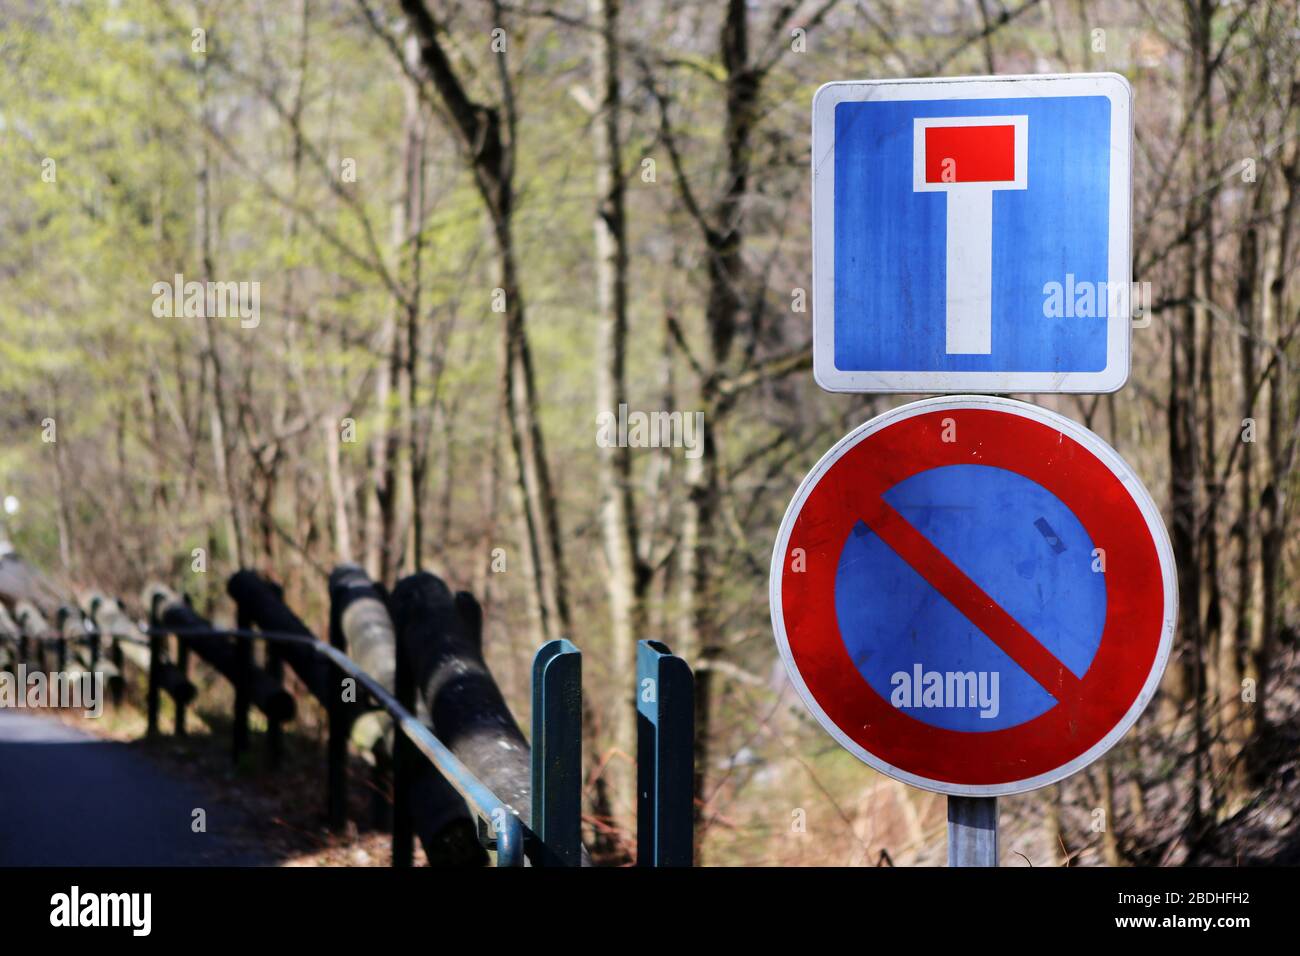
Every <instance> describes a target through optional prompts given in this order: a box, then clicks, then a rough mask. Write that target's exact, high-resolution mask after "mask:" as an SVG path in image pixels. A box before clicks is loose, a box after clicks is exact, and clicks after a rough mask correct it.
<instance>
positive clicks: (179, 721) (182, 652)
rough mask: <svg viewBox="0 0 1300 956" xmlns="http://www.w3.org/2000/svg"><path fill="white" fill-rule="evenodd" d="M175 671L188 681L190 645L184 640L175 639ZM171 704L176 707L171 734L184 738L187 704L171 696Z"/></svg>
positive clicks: (181, 699)
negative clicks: (174, 721) (174, 723)
mask: <svg viewBox="0 0 1300 956" xmlns="http://www.w3.org/2000/svg"><path fill="white" fill-rule="evenodd" d="M176 669H177V670H178V671H180V675H181V677H184V678H186V679H187V680H188V679H189V676H190V645H189V644H188V643H186V641H185V639H184V638H181V637H178V638H176ZM172 703H173V704H175V705H176V725H175V727H173V732H174V733H175V734H176V736H177V737H184V736H185V733H186V731H185V706H186V704H187V703H188V702H187V701H186V700H184V699H183V698H180V697H175V696H173V698H172Z"/></svg>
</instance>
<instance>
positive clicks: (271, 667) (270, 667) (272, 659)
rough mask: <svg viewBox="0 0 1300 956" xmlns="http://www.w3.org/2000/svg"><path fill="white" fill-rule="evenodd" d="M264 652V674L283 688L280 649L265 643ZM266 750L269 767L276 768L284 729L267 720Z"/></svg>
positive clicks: (272, 720) (282, 664) (281, 751)
mask: <svg viewBox="0 0 1300 956" xmlns="http://www.w3.org/2000/svg"><path fill="white" fill-rule="evenodd" d="M264 648H265V650H266V667H265V670H266V673H267V674H268V675H269V676H270V678H271V680H273V681H274V682H275V685H276V686H277V687H283V686H284V658H283V657H282V656H281V655H280V649H279V647H278V646H276V644H275V642H274V641H267V642H266V644H265V645H264ZM266 748H267V752H268V753H269V754H270V755H271V766H272V767H275V768H278V767H279V766H280V760H281V758H282V757H283V756H284V729H283V726H282V725H281V723H280V721H278V720H274V719H272V718H267V721H266Z"/></svg>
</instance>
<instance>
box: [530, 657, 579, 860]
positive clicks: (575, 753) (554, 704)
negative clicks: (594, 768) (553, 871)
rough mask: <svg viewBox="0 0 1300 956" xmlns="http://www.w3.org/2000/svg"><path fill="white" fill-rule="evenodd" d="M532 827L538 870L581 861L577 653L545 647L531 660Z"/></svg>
mask: <svg viewBox="0 0 1300 956" xmlns="http://www.w3.org/2000/svg"><path fill="white" fill-rule="evenodd" d="M532 760H533V771H532V790H533V816H532V827H533V833H534V834H535V835H536V837H537V839H538V841H539V842H540V844H541V846H540V847H539V848H538V849H539V853H538V855H537V856H535V857H534V858H533V862H534V863H538V864H539V865H541V866H578V865H580V863H581V860H582V652H581V651H579V650H578V649H577V648H576V647H574V646H573V644H572V643H570V642H569V641H567V640H564V639H560V640H557V641H548V642H547V643H545V644H543V645H542V646H541V648H539V649H538V651H537V654H536V655H535V656H534V657H533V742H532Z"/></svg>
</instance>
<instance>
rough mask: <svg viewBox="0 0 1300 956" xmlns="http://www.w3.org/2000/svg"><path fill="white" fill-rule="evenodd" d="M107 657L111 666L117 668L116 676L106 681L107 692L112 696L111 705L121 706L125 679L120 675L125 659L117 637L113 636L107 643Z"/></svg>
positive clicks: (124, 690)
mask: <svg viewBox="0 0 1300 956" xmlns="http://www.w3.org/2000/svg"><path fill="white" fill-rule="evenodd" d="M108 659H109V660H111V661H112V662H113V667H114V668H116V670H117V674H116V676H115V677H114V678H113V679H112V680H110V681H109V682H108V692H109V694H111V695H112V697H113V706H114V707H121V706H122V698H123V696H125V694H126V680H125V679H124V678H123V677H122V672H123V668H124V667H125V665H126V660H125V659H124V658H123V656H122V645H121V642H119V641H118V640H117V638H113V643H112V644H111V645H109V649H108Z"/></svg>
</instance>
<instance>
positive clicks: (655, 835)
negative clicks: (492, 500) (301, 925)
mask: <svg viewBox="0 0 1300 956" xmlns="http://www.w3.org/2000/svg"><path fill="white" fill-rule="evenodd" d="M243 573H248V572H243ZM232 583H233V579H232ZM439 583H440V582H439ZM471 600H472V599H471ZM152 603H153V606H151V608H150V612H151V617H153V618H154V622H153V623H152V624H150V625H149V626H140V625H135V624H133V625H132V628H133V629H132V630H131V631H129V632H128V631H126V630H125V629H124V628H122V627H121V626H120V625H119V626H117V627H114V628H112V629H109V630H101V629H100V628H99V627H98V626H97V625H96V624H95V623H92V622H93V621H97V620H98V619H97V618H96V617H95V611H98V610H100V608H98V607H93V608H91V614H90V615H89V616H88V617H86V618H84V619H83V620H82V624H81V626H82V627H84V629H85V633H84V634H77V633H75V632H74V631H73V629H72V628H69V627H65V628H64V629H63V630H61V631H43V632H29V631H28V630H27V629H25V628H23V629H20V632H19V633H18V634H10V633H3V632H2V631H0V646H3V645H5V644H6V643H7V644H10V645H12V646H13V647H14V648H15V651H16V656H15V657H14V660H13V663H14V664H17V663H19V662H21V661H23V660H24V659H26V658H29V657H31V656H33V655H32V652H33V651H35V652H36V653H35V656H36V658H37V660H38V661H39V663H40V666H42V667H44V666H45V658H46V654H45V648H46V647H47V646H52V648H53V650H54V652H55V657H56V659H57V660H58V661H60V662H64V663H66V661H67V657H68V654H69V651H70V650H72V649H75V648H79V647H80V646H83V645H84V647H85V648H87V649H88V657H87V658H86V659H85V660H84V661H83V663H86V664H88V669H90V670H92V671H94V670H97V669H104V668H108V669H112V670H115V671H116V672H117V673H119V674H120V671H121V668H122V666H123V664H124V663H125V661H126V660H128V659H133V660H134V661H136V662H138V663H141V664H143V665H144V668H145V669H146V670H147V694H146V701H147V703H146V712H147V733H148V734H149V735H151V736H152V735H156V734H158V733H160V730H159V716H160V713H159V711H160V708H159V702H160V696H161V694H162V693H164V692H165V693H167V694H168V695H169V696H170V697H171V698H172V700H173V703H174V705H175V725H174V729H175V733H177V734H181V735H183V734H184V733H185V711H186V708H187V706H188V705H189V704H191V703H192V701H193V699H194V697H195V689H194V685H193V684H192V683H191V682H190V681H189V677H188V674H187V670H188V658H189V656H190V652H191V651H192V650H194V649H195V648H203V650H204V651H205V654H204V656H205V659H208V660H209V663H210V664H213V667H214V670H216V671H217V672H218V673H220V674H221V675H222V676H224V677H226V678H227V679H229V680H230V681H231V683H232V684H233V685H234V687H235V698H236V703H235V721H234V723H233V730H232V748H231V749H232V756H233V757H234V758H235V759H238V758H239V756H240V754H241V753H243V752H244V750H246V749H247V747H248V746H249V742H250V731H249V724H248V716H249V709H250V707H251V706H252V705H253V704H254V703H255V702H256V703H257V706H258V707H259V709H262V710H263V711H264V713H266V716H267V738H268V741H269V743H270V749H271V753H272V757H273V762H274V758H275V757H277V756H278V754H279V752H280V747H281V742H280V725H281V724H283V723H284V722H286V721H287V720H290V719H292V718H293V716H294V708H292V707H286V706H285V705H284V703H283V698H282V697H281V695H284V697H287V696H288V695H287V692H286V691H285V690H284V689H283V685H282V672H281V669H280V664H281V662H282V661H283V660H284V659H286V658H287V659H288V660H290V662H291V664H292V665H293V666H294V667H295V670H299V669H300V668H302V669H303V670H300V676H302V673H303V672H304V671H305V672H306V673H307V674H308V677H309V679H310V680H311V684H310V685H309V689H310V690H312V692H313V694H314V695H315V696H317V697H318V698H319V699H320V700H321V703H322V704H323V705H324V706H325V707H326V709H327V712H328V713H329V717H330V719H329V725H328V726H329V745H328V755H329V756H328V766H327V772H326V775H325V776H326V782H325V787H326V797H327V799H326V803H327V807H328V808H329V809H328V816H329V818H330V823H331V826H333V827H335V828H338V827H339V826H341V825H342V824H343V823H344V822H345V820H346V806H347V801H346V788H347V774H346V759H347V752H348V749H347V748H348V734H349V733H350V731H351V727H352V724H353V722H354V721H355V720H356V719H357V718H358V717H359V716H361V715H362V714H364V713H369V712H373V711H375V710H380V711H383V712H384V713H385V714H387V716H388V717H389V718H391V721H392V726H393V728H394V730H395V732H396V733H397V734H398V735H399V736H398V737H397V738H396V740H395V743H396V747H395V753H394V757H395V760H394V764H395V766H394V774H393V778H394V779H393V786H394V806H393V824H392V836H393V865H394V866H404V865H410V863H411V861H412V857H413V843H414V829H413V807H412V803H411V793H412V791H413V789H414V778H415V775H416V771H417V770H418V763H416V762H415V761H412V760H411V759H410V756H411V754H412V753H414V754H418V755H419V757H420V758H422V759H423V761H424V762H425V763H427V765H428V766H429V767H431V768H432V769H433V770H434V771H435V772H436V774H437V776H438V777H439V778H440V779H441V781H443V782H445V784H446V785H448V786H449V787H450V788H451V790H452V791H454V792H455V794H456V795H457V796H458V797H459V798H460V799H461V800H463V801H464V803H465V806H466V807H467V808H468V810H469V813H470V815H471V817H472V819H473V822H474V825H475V828H476V833H477V838H478V841H479V844H480V845H481V846H482V847H483V848H484V849H485V850H487V851H489V852H492V853H493V854H494V856H495V863H496V865H498V866H521V865H524V862H525V860H527V861H528V862H530V863H531V864H532V865H534V866H574V865H580V864H582V863H583V862H585V852H584V850H583V848H582V843H581V823H582V820H581V799H582V783H583V777H582V742H581V741H582V736H581V735H582V686H581V681H582V654H581V651H579V650H578V648H577V647H575V646H574V645H573V644H572V643H570V642H569V641H567V640H558V641H551V642H549V643H547V644H545V645H543V646H542V647H541V648H540V649H539V650H538V651H537V653H536V655H535V656H534V658H533V669H532V700H533V708H532V735H531V736H532V744H531V753H530V754H529V755H528V757H529V768H528V771H527V778H528V779H527V780H525V781H522V782H519V785H518V786H517V787H515V788H514V789H515V790H516V792H517V793H519V794H524V795H527V796H528V797H529V798H530V799H527V800H522V799H517V800H516V802H519V803H523V804H524V805H523V806H515V805H513V804H512V803H511V802H510V801H507V800H506V799H503V798H502V797H500V796H499V795H498V794H497V793H496V792H495V791H494V790H493V789H492V788H491V787H489V786H488V785H487V784H485V783H484V782H483V780H482V779H480V776H479V775H478V774H476V773H475V772H474V771H473V769H472V768H471V767H470V766H467V764H466V763H465V762H464V761H463V760H461V759H460V758H459V757H458V756H457V755H456V753H454V752H453V750H452V748H451V747H449V746H447V745H446V744H445V743H444V742H443V741H442V740H440V739H439V737H438V736H437V734H436V733H435V732H434V731H433V730H431V729H430V728H429V727H428V726H426V725H425V724H424V723H423V722H422V721H421V720H420V719H419V718H418V717H417V716H416V714H415V699H416V696H417V694H416V690H415V687H414V675H413V674H412V673H411V668H410V666H409V661H408V660H406V658H407V655H406V654H404V653H401V652H398V653H397V654H396V661H395V663H396V672H395V675H394V686H393V687H391V688H390V687H386V686H384V683H383V682H381V681H380V680H379V679H377V678H376V677H375V676H374V675H372V674H370V673H368V672H367V671H366V670H364V669H363V668H362V667H361V666H360V665H359V664H358V663H357V662H356V661H354V660H353V659H352V658H351V657H349V656H348V654H347V653H346V652H345V651H346V648H344V647H342V646H340V645H341V644H343V643H345V642H344V639H343V637H342V629H341V628H336V627H334V626H331V635H330V638H331V640H330V642H329V643H327V642H323V641H320V640H318V639H317V638H316V637H315V636H314V635H312V634H311V633H310V631H308V630H307V629H306V627H305V626H303V625H301V622H300V621H298V620H297V618H296V617H294V616H293V615H292V612H287V608H285V609H284V610H285V611H286V612H287V613H288V614H289V617H290V618H292V621H294V622H297V628H295V629H294V630H293V631H277V630H263V629H260V628H258V629H254V628H252V627H249V626H238V627H234V628H223V627H213V626H211V625H207V626H197V627H185V626H177V625H176V624H175V623H172V624H166V623H162V622H161V621H160V620H158V618H159V617H160V615H159V613H158V611H159V610H160V609H159V607H158V602H157V601H154V602H152ZM475 606H477V605H475ZM185 617H186V616H185V615H175V614H173V615H171V619H172V620H173V621H175V620H176V619H178V618H179V619H182V620H184V619H185ZM189 617H190V618H191V619H193V620H197V621H202V620H203V619H202V618H199V617H198V616H197V615H196V614H193V612H192V611H191V612H190V615H189ZM332 619H335V618H334V615H332ZM250 620H251V615H250V614H249V613H248V608H246V607H242V606H241V608H240V623H241V625H246V624H247V623H248V622H249V621H250ZM286 620H288V619H286ZM203 623H204V624H206V623H207V622H203ZM168 637H171V638H173V639H174V640H175V641H176V655H175V660H174V661H173V660H172V658H171V657H170V656H169V655H168V654H167V653H166V650H167V649H166V641H167V638H168ZM259 641H260V642H262V643H263V645H264V658H265V660H266V661H267V662H268V666H266V667H265V668H264V669H259V668H257V666H256V665H255V664H254V658H255V654H254V645H255V643H256V642H259ZM223 646H224V647H226V648H227V649H228V650H229V651H230V653H228V654H222V653H219V650H220V648H221V647H223ZM128 648H134V649H135V650H136V651H137V652H138V651H139V650H141V649H147V657H146V656H145V655H142V654H139V653H135V654H131V653H129V652H128V651H127V649H128ZM105 650H107V652H108V655H109V660H108V661H105V660H104V651H105ZM214 661H215V663H214ZM309 661H318V662H320V664H321V667H320V668H319V669H315V668H312V667H311V665H310V664H309V663H308V662H309ZM232 662H233V663H232ZM490 679H491V678H490V675H489V676H488V680H489V681H490ZM637 680H638V687H639V690H638V696H637V700H638V705H637V706H638V723H639V724H640V726H641V733H640V734H639V738H638V792H637V821H638V848H639V852H638V863H639V864H640V865H643V866H689V865H691V862H692V809H693V808H692V786H691V775H692V740H693V719H694V718H693V701H692V697H693V693H692V677H691V672H690V669H689V668H688V667H687V666H686V663H685V662H684V661H682V660H681V659H680V658H677V657H674V656H673V655H672V654H671V652H670V651H669V650H668V648H667V647H665V646H664V645H662V644H659V643H658V642H652V641H642V642H640V647H639V648H638V673H637ZM349 681H351V682H352V683H351V684H349V683H348V682H349ZM304 682H305V683H306V681H304ZM647 682H649V683H647ZM312 685H314V686H312ZM492 686H493V689H495V684H493V685H492ZM114 696H115V698H116V697H117V696H118V695H114ZM288 699H289V700H290V701H292V698H288ZM115 702H116V699H115ZM525 746H527V744H525ZM498 777H499V774H498Z"/></svg>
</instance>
